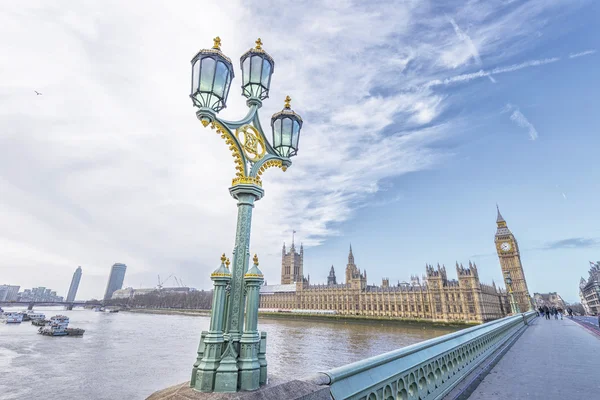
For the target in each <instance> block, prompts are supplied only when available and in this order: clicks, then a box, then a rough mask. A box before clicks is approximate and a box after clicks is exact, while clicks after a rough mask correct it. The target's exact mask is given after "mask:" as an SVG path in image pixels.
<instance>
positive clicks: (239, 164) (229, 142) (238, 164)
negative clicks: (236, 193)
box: [210, 122, 244, 178]
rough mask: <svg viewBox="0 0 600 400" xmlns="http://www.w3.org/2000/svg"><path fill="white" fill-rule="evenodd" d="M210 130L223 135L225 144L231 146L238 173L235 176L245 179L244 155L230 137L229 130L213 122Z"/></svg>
mask: <svg viewBox="0 0 600 400" xmlns="http://www.w3.org/2000/svg"><path fill="white" fill-rule="evenodd" d="M210 128H211V129H216V130H217V134H219V135H221V137H222V138H223V139H225V143H226V144H227V145H228V146H229V150H231V153H232V155H233V159H234V160H235V169H236V171H237V172H236V173H235V176H236V178H243V177H244V161H243V159H242V153H241V152H240V150H239V148H238V147H237V146H236V144H235V142H234V138H233V137H231V135H229V132H228V131H227V129H225V128H224V127H222V126H221V125H220V124H218V123H217V122H212V123H211V124H210Z"/></svg>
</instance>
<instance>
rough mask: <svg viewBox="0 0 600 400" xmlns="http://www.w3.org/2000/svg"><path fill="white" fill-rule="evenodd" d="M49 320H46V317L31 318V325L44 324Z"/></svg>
mask: <svg viewBox="0 0 600 400" xmlns="http://www.w3.org/2000/svg"><path fill="white" fill-rule="evenodd" d="M49 322H50V321H48V320H47V319H43V318H42V319H32V320H31V325H35V326H46V324H48V323H49Z"/></svg>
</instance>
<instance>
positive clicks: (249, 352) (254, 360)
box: [239, 254, 264, 390]
mask: <svg viewBox="0 0 600 400" xmlns="http://www.w3.org/2000/svg"><path fill="white" fill-rule="evenodd" d="M253 261H254V265H253V266H252V268H250V270H249V271H248V272H246V274H245V275H244V281H245V286H246V321H245V322H246V323H245V326H244V334H243V335H242V338H241V340H240V359H239V362H240V389H241V390H253V389H254V388H257V387H258V386H260V375H261V365H260V362H259V360H258V352H259V349H260V344H261V343H260V340H261V338H260V333H259V332H258V330H257V328H258V306H259V301H260V287H261V285H262V283H263V282H264V277H263V274H262V272H261V271H260V269H258V256H257V255H256V254H255V255H254V259H253Z"/></svg>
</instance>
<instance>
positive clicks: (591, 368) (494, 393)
mask: <svg viewBox="0 0 600 400" xmlns="http://www.w3.org/2000/svg"><path fill="white" fill-rule="evenodd" d="M592 325H593V327H592ZM599 368H600V328H599V327H598V323H597V319H596V318H595V317H574V318H573V320H571V319H570V318H569V317H564V319H562V320H560V319H559V320H555V319H554V317H552V319H550V320H546V319H543V318H536V319H535V320H533V321H532V322H531V323H530V326H529V327H528V328H527V329H526V330H525V332H524V333H523V335H522V336H521V337H520V338H519V339H518V340H517V341H516V342H515V344H514V345H513V346H512V347H511V348H510V349H509V350H508V352H507V353H506V354H505V355H504V356H503V357H502V359H500V361H499V362H498V363H497V364H496V365H495V366H494V368H492V370H491V371H490V373H489V374H488V375H487V376H486V377H485V378H484V379H483V381H482V382H481V383H480V384H479V386H478V387H477V388H476V389H475V391H474V392H473V393H472V394H471V396H469V399H470V400H490V399H511V400H536V399H540V400H554V399H557V400H558V399H561V400H563V399H569V400H584V399H585V400H590V399H598V398H600V376H599V375H598V369H599Z"/></svg>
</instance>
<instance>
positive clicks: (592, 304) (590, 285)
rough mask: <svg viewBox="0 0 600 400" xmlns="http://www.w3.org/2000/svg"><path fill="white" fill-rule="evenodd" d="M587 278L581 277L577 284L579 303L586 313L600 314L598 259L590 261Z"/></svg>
mask: <svg viewBox="0 0 600 400" xmlns="http://www.w3.org/2000/svg"><path fill="white" fill-rule="evenodd" d="M590 267H591V268H590V271H589V274H590V276H589V278H588V279H587V280H586V279H584V278H581V281H580V284H579V296H580V298H581V304H582V305H583V308H584V309H585V312H586V313H587V314H591V315H598V314H600V261H598V262H596V263H593V262H591V261H590Z"/></svg>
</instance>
